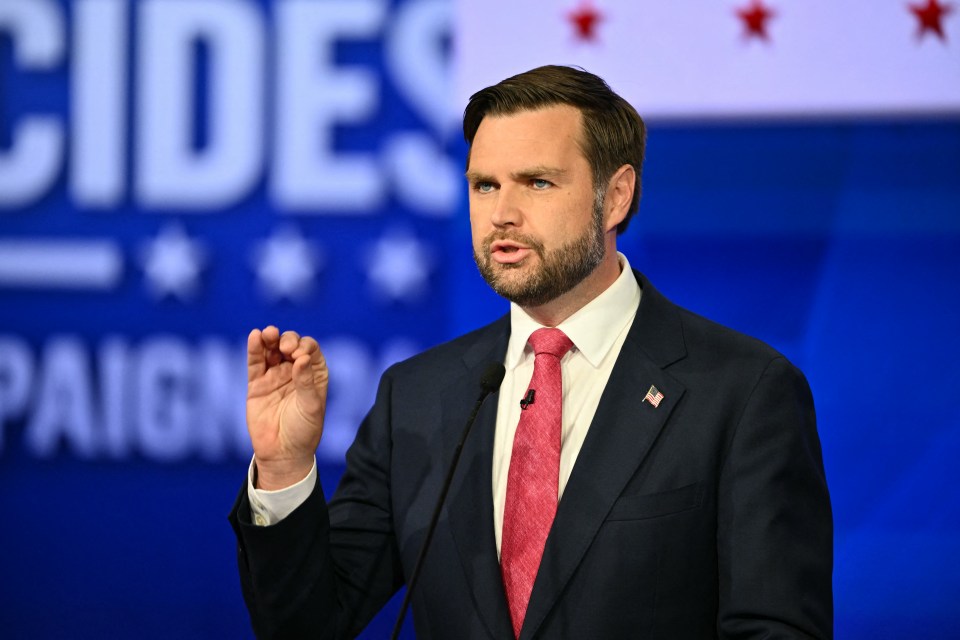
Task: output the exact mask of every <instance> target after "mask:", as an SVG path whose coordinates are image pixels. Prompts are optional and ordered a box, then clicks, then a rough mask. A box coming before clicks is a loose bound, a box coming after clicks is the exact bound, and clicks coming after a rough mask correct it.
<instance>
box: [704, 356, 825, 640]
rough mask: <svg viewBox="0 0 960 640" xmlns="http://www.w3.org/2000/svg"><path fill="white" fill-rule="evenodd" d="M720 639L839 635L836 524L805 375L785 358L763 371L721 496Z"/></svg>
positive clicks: (735, 439)
mask: <svg viewBox="0 0 960 640" xmlns="http://www.w3.org/2000/svg"><path fill="white" fill-rule="evenodd" d="M718 507H719V508H718V529H717V532H718V533H717V551H718V557H719V576H720V585H719V586H720V602H719V605H720V610H719V617H718V629H719V632H720V636H721V637H723V638H831V637H832V636H833V590H832V572H833V520H832V515H831V508H830V497H829V494H828V491H827V483H826V477H825V475H824V470H823V461H822V454H821V450H820V440H819V438H818V436H817V428H816V418H815V415H814V408H813V398H812V396H811V394H810V388H809V386H808V385H807V382H806V379H805V378H804V377H803V374H801V373H800V372H799V371H798V370H797V369H796V368H795V367H793V366H792V365H791V364H790V363H789V362H787V360H786V359H784V358H782V357H780V358H775V359H774V360H772V361H771V362H770V363H769V364H768V365H767V367H766V370H765V371H764V372H763V374H762V375H761V376H760V378H759V380H758V382H757V383H756V387H755V388H754V390H753V392H752V393H751V395H750V397H749V400H748V401H747V403H746V406H745V408H744V411H743V414H742V416H741V418H740V420H739V423H738V425H737V428H736V431H735V433H734V435H733V439H732V441H731V444H730V448H729V451H728V454H727V456H726V458H725V460H724V462H723V467H722V470H721V475H720V484H719V494H718Z"/></svg>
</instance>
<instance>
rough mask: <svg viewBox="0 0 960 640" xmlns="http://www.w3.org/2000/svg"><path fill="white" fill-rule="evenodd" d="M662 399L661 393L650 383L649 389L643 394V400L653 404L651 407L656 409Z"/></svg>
mask: <svg viewBox="0 0 960 640" xmlns="http://www.w3.org/2000/svg"><path fill="white" fill-rule="evenodd" d="M661 400H663V394H662V393H660V390H659V389H657V388H656V387H655V386H653V385H650V389H649V390H648V391H647V395H645V396H643V401H644V402H649V403H650V404H652V405H653V408H654V409H656V408H657V407H659V406H660V401H661Z"/></svg>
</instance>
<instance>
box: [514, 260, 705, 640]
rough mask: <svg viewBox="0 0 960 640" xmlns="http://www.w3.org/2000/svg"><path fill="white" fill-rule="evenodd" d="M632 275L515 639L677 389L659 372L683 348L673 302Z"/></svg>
mask: <svg viewBox="0 0 960 640" xmlns="http://www.w3.org/2000/svg"><path fill="white" fill-rule="evenodd" d="M636 275H637V279H638V281H639V282H640V283H641V286H642V287H643V297H642V299H641V304H640V309H639V310H638V312H637V317H636V318H635V319H634V322H633V325H632V326H631V328H630V331H629V333H628V335H627V339H626V341H625V342H624V345H623V348H622V349H621V351H620V355H619V357H618V358H617V363H616V365H615V366H614V368H613V371H612V373H611V375H610V380H609V381H608V382H607V385H606V388H605V389H604V392H603V395H602V396H601V399H600V404H599V406H598V407H597V412H596V414H595V416H594V419H593V422H592V423H591V425H590V430H589V432H588V433H587V437H586V440H585V441H584V443H583V447H582V448H581V450H580V454H579V455H578V456H577V462H576V464H575V465H574V469H573V472H572V473H571V475H570V480H569V481H568V483H567V486H566V488H565V490H564V493H563V497H562V498H561V500H560V504H559V505H558V507H557V515H556V518H555V520H554V524H553V528H552V529H551V532H550V536H549V537H548V539H547V543H546V547H545V548H544V554H543V559H542V560H541V563H540V570H539V572H538V574H537V579H536V583H535V584H534V587H533V593H532V595H531V599H530V604H529V606H528V608H527V615H526V618H525V620H524V626H523V629H522V631H521V635H520V637H521V639H524V638H532V637H533V636H534V635H535V634H536V632H537V629H538V628H539V627H540V625H541V624H542V623H543V621H544V619H545V618H546V616H547V614H548V613H549V612H550V610H551V609H552V608H553V606H554V605H555V604H556V603H557V601H558V599H559V597H560V594H561V592H562V591H563V589H564V587H565V586H566V584H567V582H568V581H569V580H570V578H571V577H572V576H573V573H574V571H575V570H576V568H577V566H578V565H579V564H580V562H581V560H582V559H583V556H584V554H585V553H586V552H587V549H588V548H589V547H590V545H591V543H592V542H593V539H594V537H595V536H596V535H597V532H598V531H599V529H600V526H601V525H602V524H603V521H604V519H605V518H606V516H607V513H608V512H609V511H610V508H611V507H612V506H613V504H614V502H615V501H616V500H617V498H618V497H619V496H620V494H621V492H622V491H623V488H624V487H625V486H626V484H627V483H628V482H629V481H630V479H631V478H632V477H633V475H634V474H635V473H636V471H637V469H638V467H639V466H640V465H641V463H642V462H643V460H644V458H645V457H646V455H647V453H648V452H649V450H650V448H651V447H652V446H653V443H654V441H655V440H656V438H657V436H658V435H659V433H660V431H661V429H662V428H663V426H664V424H665V422H666V421H667V418H668V417H669V416H670V413H671V412H672V411H673V408H674V407H675V406H676V405H677V403H678V402H679V401H680V398H681V397H682V396H683V393H684V387H683V385H681V384H680V383H679V382H677V381H676V380H674V379H673V378H672V377H670V376H669V375H668V374H667V373H666V372H665V371H664V370H663V368H664V367H665V366H666V365H668V364H670V363H672V362H675V361H676V360H678V359H680V358H682V357H683V356H684V355H685V353H686V352H685V348H684V345H683V337H682V329H681V326H680V321H679V317H678V316H677V310H676V307H674V306H673V305H672V304H671V303H669V302H668V301H667V300H666V299H665V298H663V297H662V296H660V294H659V293H658V292H657V291H656V290H655V289H654V288H653V287H652V285H650V284H649V283H648V282H646V280H645V279H644V278H643V277H642V276H641V275H640V274H639V273H637V274H636ZM650 385H654V386H656V387H657V389H658V390H659V391H660V392H661V393H662V394H663V400H662V401H661V402H660V404H659V406H658V407H654V406H653V405H652V404H651V403H649V402H645V401H644V395H645V394H646V392H647V390H648V389H649V388H650Z"/></svg>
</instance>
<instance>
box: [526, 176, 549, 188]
mask: <svg viewBox="0 0 960 640" xmlns="http://www.w3.org/2000/svg"><path fill="white" fill-rule="evenodd" d="M530 184H531V185H533V188H534V189H546V188H547V187H549V186H551V183H550V181H549V180H544V179H543V178H534V179H533V180H531V181H530Z"/></svg>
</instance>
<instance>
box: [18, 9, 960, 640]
mask: <svg viewBox="0 0 960 640" xmlns="http://www.w3.org/2000/svg"><path fill="white" fill-rule="evenodd" d="M627 4H631V5H632V4H637V5H640V4H644V5H645V4H647V3H616V2H606V3H604V2H601V0H596V2H593V3H589V2H569V3H567V4H566V5H564V4H563V3H557V5H558V6H557V7H555V8H548V9H543V11H544V12H545V13H544V15H545V16H546V18H545V19H549V20H554V22H555V23H556V25H558V26H556V28H557V29H560V28H569V29H571V31H570V32H569V33H567V34H566V35H564V38H566V39H567V40H569V41H570V42H569V43H568V44H569V45H570V46H569V51H568V54H566V55H567V57H564V58H561V59H555V60H553V61H554V62H559V63H580V64H584V66H587V67H588V68H590V69H591V70H597V71H599V72H601V73H604V71H603V69H602V68H596V69H595V68H594V67H593V65H591V64H588V63H589V62H592V61H593V60H595V59H599V58H601V57H603V50H602V49H600V50H598V49H597V47H601V48H602V47H604V46H606V47H608V49H607V50H606V51H607V54H608V55H607V56H606V57H607V58H613V57H616V56H615V54H616V55H620V54H619V53H617V52H618V51H621V50H622V49H623V45H617V46H620V47H621V49H617V48H616V46H614V45H613V44H610V43H609V42H605V41H604V37H607V35H606V34H605V32H604V31H603V28H604V25H611V26H610V27H609V28H610V29H613V28H614V26H616V25H618V24H619V22H618V21H617V10H618V7H620V6H625V5H627ZM686 4H689V3H686ZM716 4H718V5H723V8H722V14H721V15H719V17H718V18H717V20H721V22H722V20H730V21H732V24H733V26H732V27H729V28H730V29H731V30H732V31H731V33H732V37H733V39H734V41H735V42H737V43H739V44H738V45H737V46H739V47H741V48H742V49H743V50H744V51H749V52H750V53H749V55H751V56H759V55H761V54H763V55H773V53H772V52H778V51H779V52H784V51H788V50H789V44H790V41H789V39H788V38H782V39H781V40H778V38H779V36H780V33H779V32H778V31H777V28H778V26H777V25H778V24H787V23H788V18H789V14H790V11H789V8H790V6H791V3H787V2H779V3H778V2H774V1H773V0H770V2H759V1H757V2H752V3H751V2H748V1H747V0H744V1H742V2H734V1H731V2H727V3H716ZM793 4H796V3H793ZM812 4H817V3H812ZM821 4H822V3H821ZM894 4H897V6H898V7H899V9H898V11H902V12H903V14H904V16H905V17H904V18H903V19H904V23H903V40H904V41H905V42H906V43H907V44H906V45H904V46H906V47H908V48H909V47H913V48H914V49H916V51H917V52H924V53H923V55H929V56H932V57H931V58H930V60H934V62H932V63H930V64H931V65H934V66H933V67H931V73H934V75H935V76H936V77H937V78H944V79H945V80H944V81H945V82H949V81H951V80H952V81H957V85H956V86H957V87H960V71H958V69H960V66H957V67H956V68H954V67H952V66H944V65H945V64H946V63H945V62H939V63H937V62H936V60H943V61H946V62H948V63H950V64H952V63H953V62H954V61H956V60H958V59H960V58H958V56H957V52H958V50H960V8H958V10H957V11H955V12H954V13H952V14H951V13H949V12H945V13H943V14H942V15H940V17H939V18H938V20H939V21H938V22H937V23H936V24H937V26H938V27H939V28H938V29H933V27H930V26H924V25H925V24H927V23H925V22H924V21H923V19H921V16H922V15H924V16H928V15H929V14H930V10H929V9H924V8H923V7H926V6H927V5H926V4H924V3H920V2H917V3H916V5H917V7H919V8H920V9H918V11H919V12H918V11H912V10H911V9H910V8H909V7H908V6H907V5H903V4H902V3H894ZM928 4H929V3H928ZM932 4H933V5H936V6H939V4H938V3H936V2H933V3H932ZM940 4H944V5H946V4H947V3H940ZM561 5H562V6H561ZM780 5H783V6H782V7H781V6H780ZM685 6H686V5H685ZM758 6H759V7H760V8H761V9H762V8H764V7H768V8H770V9H771V14H772V15H773V17H772V18H769V17H768V18H769V19H770V20H771V22H770V23H769V30H768V31H765V32H763V34H761V33H759V32H758V31H757V29H756V24H757V22H756V21H757V18H756V11H755V10H753V9H751V7H758ZM818 6H819V5H818ZM910 6H912V5H910ZM921 9H922V11H921ZM631 10H632V9H631ZM773 10H776V11H773ZM751 11H753V13H751ZM923 11H926V13H923ZM550 12H552V13H550ZM584 12H586V13H584ZM591 12H593V13H592V15H593V18H590V17H589V16H590V15H591ZM761 13H762V11H761ZM460 15H461V16H462V15H463V14H462V13H461V14H460ZM584 15H586V16H587V17H586V18H584ZM750 15H753V16H754V17H753V18H749V19H748V17H749V16H750ZM454 16H455V12H454V7H453V6H452V5H451V4H448V3H447V2H445V1H439V0H408V1H405V2H399V1H398V2H388V1H385V0H384V1H381V0H339V1H336V0H327V1H324V0H316V1H313V0H286V1H282V0H277V1H276V2H267V1H263V2H259V1H253V0H74V1H72V2H68V1H65V0H0V486H2V490H0V514H2V516H3V527H2V530H3V533H2V534H0V539H2V541H3V545H2V548H3V552H2V555H0V558H2V559H0V575H2V576H3V579H2V580H0V629H2V630H3V631H2V632H0V635H3V637H5V638H7V637H9V638H31V639H32V638H105V637H130V638H134V637H135V638H158V639H159V638H181V639H187V638H243V637H251V632H250V631H249V624H248V620H247V615H246V612H245V610H244V607H243V603H242V599H241V596H240V589H239V585H238V580H237V577H236V572H235V549H234V540H233V535H232V532H231V531H230V528H229V526H228V523H227V520H226V514H227V512H228V510H229V507H230V505H231V503H232V501H233V499H234V497H235V495H236V493H237V491H238V490H239V489H240V487H241V485H242V483H243V481H244V478H245V473H246V468H247V465H248V463H249V459H250V454H251V451H250V447H249V443H248V441H247V438H246V433H245V426H244V416H243V409H244V403H243V397H244V391H245V375H246V373H245V365H244V352H243V345H244V340H245V336H246V334H247V332H248V331H249V330H250V329H251V328H252V327H260V326H264V325H266V324H268V323H273V324H277V325H278V326H280V327H281V329H288V328H289V329H296V330H299V331H301V332H304V333H309V334H311V335H314V336H316V337H317V338H318V339H319V341H320V343H321V346H322V347H323V349H324V351H325V352H326V354H327V356H328V360H329V363H330V367H331V369H332V374H331V392H330V394H331V395H330V403H329V410H328V416H327V426H326V429H325V434H324V439H323V442H322V443H321V447H320V451H319V454H318V455H319V461H320V465H321V472H322V477H323V482H324V486H325V488H326V490H327V491H328V493H329V492H330V491H332V490H333V488H334V486H335V484H336V481H337V478H338V476H339V475H340V473H341V472H342V461H343V453H344V451H345V449H346V447H347V446H348V445H349V443H350V441H351V440H352V437H353V435H354V432H355V429H356V426H357V425H358V424H359V422H360V420H361V419H362V417H363V415H364V413H365V412H366V410H367V408H368V407H369V404H370V403H371V401H372V397H373V393H374V390H375V387H376V384H377V380H378V377H379V374H380V373H381V372H382V371H383V370H384V368H385V367H386V366H388V365H389V364H391V363H393V362H395V361H397V360H399V359H402V358H405V357H407V356H408V355H410V354H413V353H415V352H417V351H419V350H421V349H423V348H426V347H428V346H430V345H433V344H436V343H438V342H441V341H443V340H446V339H449V338H452V337H454V336H456V335H458V334H460V333H462V332H464V331H466V330H469V329H472V328H474V327H476V326H479V325H480V324H482V323H484V322H486V321H488V320H490V319H493V318H495V317H497V316H498V315H500V314H502V313H504V312H505V311H506V309H507V306H506V304H505V303H504V302H503V301H501V300H499V299H498V298H496V296H494V295H493V294H492V293H490V292H489V291H488V290H487V288H486V286H485V285H484V284H483V282H482V281H481V280H480V278H479V276H478V275H477V274H476V269H475V267H474V266H473V262H472V259H471V256H470V239H469V225H468V221H467V213H466V205H465V188H464V184H463V179H462V171H463V156H464V152H465V147H464V145H463V143H462V141H461V140H460V138H459V131H458V112H459V110H460V109H462V106H463V104H462V97H463V96H462V95H459V96H458V97H456V98H455V97H454V96H457V95H458V92H460V93H462V91H461V90H460V89H456V88H455V86H454V85H455V84H456V85H457V86H459V87H469V88H470V89H471V90H473V89H478V88H480V87H481V86H482V85H483V84H486V83H487V79H484V80H483V81H481V80H475V82H476V84H472V85H471V78H472V76H471V73H470V72H469V69H471V68H474V67H471V66H470V65H474V66H476V64H477V63H478V61H480V63H482V61H483V58H484V55H485V52H486V51H487V49H484V47H488V48H490V50H494V49H496V50H498V51H499V48H500V46H499V45H500V44H501V42H500V41H499V40H498V33H497V32H496V31H493V32H491V33H490V34H489V37H488V39H487V40H486V41H484V39H483V38H478V37H477V35H476V34H475V33H472V34H462V35H461V34H460V32H459V31H457V30H455V29H454V28H453V26H452V25H454V24H457V25H458V26H457V29H460V28H461V27H462V25H461V23H460V22H458V21H457V20H456V19H455V17H454ZM503 16H504V17H503V19H504V20H509V15H508V14H503ZM745 16H747V17H745ZM751 20H752V22H751ZM778 20H779V21H781V22H778ZM891 20H892V18H891ZM928 22H929V20H928ZM718 24H720V22H718ZM760 24H761V26H762V25H763V24H764V23H763V20H761V21H760ZM884 24H886V23H884ZM891 24H895V25H896V24H899V23H891ZM751 25H753V26H751ZM741 27H742V28H744V29H746V31H745V32H744V33H740V32H739V29H741ZM898 28H899V27H898ZM724 29H727V27H724ZM784 29H786V27H784ZM760 31H763V29H762V28H761V29H760ZM571 34H572V35H571ZM499 37H500V38H504V37H506V36H504V34H499ZM609 37H610V38H612V37H613V36H612V35H610V36H609ZM458 43H461V47H467V46H469V47H470V48H469V49H464V48H461V49H460V50H458V49H457V47H458ZM514 44H515V43H514ZM551 46H553V45H551ZM778 46H779V47H780V48H779V49H778V48H777V47H778ZM591 47H592V48H591ZM551 51H552V50H551ZM598 51H599V52H598ZM764 52H766V53H765V54H764ZM931 52H932V53H931ZM621 53H622V51H621ZM491 55H492V54H491ZM498 55H499V54H498ZM558 55H559V54H558ZM783 55H784V57H787V55H786V53H784V54H783ZM911 55H913V54H911ZM917 55H921V54H920V53H918V54H917ZM937 56H939V58H937ZM454 61H456V62H454ZM511 62H512V63H513V64H515V65H518V68H517V70H520V69H522V68H524V67H529V66H533V65H534V64H539V63H540V62H542V61H541V60H538V59H536V58H535V57H533V56H531V57H530V58H529V59H523V58H515V59H513V60H511ZM528 62H529V64H528ZM621 62H624V61H623V60H621ZM625 62H626V63H627V64H628V65H629V63H630V61H629V60H626V61H625ZM936 64H940V66H939V67H937V66H935V65H936ZM601 66H602V65H601ZM737 68H739V67H737ZM455 69H460V70H461V73H460V76H459V78H460V79H459V80H458V81H457V82H456V83H455V82H454V81H453V78H454V73H455ZM464 69H466V70H467V71H463V70H464ZM944 69H946V71H944ZM638 73H639V71H638ZM643 73H646V71H644V72H643ZM936 74H939V75H936ZM644 77H646V76H644ZM925 77H926V76H925ZM614 78H616V81H614ZM495 79H497V78H493V80H495ZM611 81H612V82H613V85H614V89H617V90H619V91H622V92H623V93H624V94H626V95H630V96H637V95H641V94H643V92H644V90H645V89H646V87H645V86H643V85H641V84H639V83H634V84H636V86H634V84H631V81H630V78H629V74H626V75H624V74H622V73H621V74H620V75H617V74H616V73H613V74H612V76H611ZM804 81H805V80H804V79H803V78H797V79H795V82H800V83H802V82H804ZM644 82H650V81H648V80H644ZM809 82H811V83H813V80H809ZM867 84H869V83H867ZM928 84H933V83H928ZM714 89H715V90H716V91H720V92H721V93H722V91H723V87H722V86H721V87H719V88H717V87H714ZM924 91H927V89H924ZM930 91H932V90H930ZM930 91H927V94H930ZM951 91H952V89H951ZM730 92H731V93H736V91H735V90H734V88H731V89H730ZM688 93H689V92H688ZM920 93H922V92H920V90H919V89H918V94H917V95H920ZM947 93H949V91H948V92H947ZM927 94H924V95H927ZM935 94H936V92H935V91H934V92H933V93H932V94H930V95H933V98H929V96H927V98H924V100H927V102H923V101H920V102H921V103H922V104H920V103H918V105H915V106H916V107H917V108H916V109H913V110H911V109H910V108H906V109H905V110H904V111H903V112H896V111H895V110H893V111H892V110H891V109H890V108H889V105H887V107H884V108H882V109H878V110H877V111H874V112H873V113H872V114H870V117H869V118H865V117H860V116H858V115H857V113H861V112H858V111H857V109H858V108H860V107H858V104H859V103H857V104H854V105H853V106H852V107H851V106H850V105H843V104H831V105H826V106H825V107H823V108H822V109H821V111H823V112H826V115H825V116H824V115H823V113H821V116H822V117H820V118H819V119H811V118H804V117H801V118H799V119H798V118H797V116H798V115H800V116H802V115H803V112H804V110H805V109H807V108H808V106H805V103H802V102H801V103H799V106H795V107H793V108H790V107H789V106H787V107H784V106H783V105H780V104H779V103H777V104H773V106H770V105H766V106H763V107H762V108H759V110H752V108H751V107H750V106H749V105H747V106H744V105H742V104H733V105H732V106H731V104H729V103H727V102H724V103H723V107H722V108H718V107H717V105H718V104H720V102H722V100H720V99H719V98H711V97H709V96H707V97H706V98H704V99H703V100H704V101H703V108H702V109H701V110H700V111H697V109H692V110H691V106H690V104H691V103H690V102H689V101H695V100H696V98H697V96H696V92H695V91H694V92H693V93H692V94H691V95H692V97H691V95H686V96H685V97H684V98H683V99H684V100H688V102H685V103H683V104H682V105H680V106H679V107H678V109H679V110H678V111H676V112H675V113H674V112H670V110H669V108H668V107H665V106H664V104H665V103H664V102H663V101H662V100H661V101H660V102H657V101H653V102H651V109H652V111H653V117H651V119H650V139H649V148H648V160H647V164H646V167H645V174H644V194H645V195H644V199H643V202H642V204H641V210H640V213H639V215H638V217H637V219H636V220H635V221H634V222H633V224H632V225H631V228H630V230H629V231H628V232H627V234H626V235H625V236H624V237H623V238H622V250H623V251H624V252H625V253H627V255H628V256H629V257H630V260H631V262H632V264H634V265H635V266H636V267H637V268H639V269H641V270H643V271H645V272H646V274H647V275H648V276H649V277H650V278H651V279H652V280H653V281H654V282H655V283H656V284H657V286H658V288H659V289H660V290H661V291H663V292H664V293H666V295H668V296H669V297H671V298H672V299H673V300H674V301H676V302H678V303H680V304H682V305H684V306H687V307H689V308H691V309H693V310H696V311H698V312H700V313H702V314H704V315H707V316H709V317H711V318H714V319H716V320H718V321H720V322H722V323H725V324H728V325H730V326H732V327H734V328H736V329H739V330H742V331H745V332H747V333H751V334H753V335H755V336H757V337H759V338H761V339H764V340H766V341H768V342H770V343H771V344H773V345H774V346H775V347H777V348H778V349H780V350H781V351H783V352H784V353H785V354H786V355H787V356H788V357H789V358H791V359H792V360H793V361H794V362H795V363H796V364H798V365H799V366H800V367H801V368H802V369H803V370H804V371H805V372H806V373H807V375H808V377H809V380H810V383H811V385H812V387H813V391H814V395H815V398H816V402H817V409H818V415H819V425H820V434H821V438H822V440H823V445H824V457H825V462H826V466H827V473H828V479H829V483H830V487H831V491H832V496H833V504H834V510H835V520H836V571H835V580H834V582H835V590H836V606H837V615H836V628H837V634H838V637H843V638H870V639H875V638H908V637H909V638H915V637H923V638H949V637H956V635H955V634H956V630H957V629H960V613H958V610H957V607H956V603H957V602H958V601H960V574H958V572H957V571H956V569H957V567H960V499H958V497H957V491H956V486H957V484H958V480H960V473H958V471H957V467H958V465H957V462H956V461H957V459H958V457H960V409H958V404H957V398H958V395H960V366H958V365H957V363H958V362H960V330H958V327H960V301H958V298H957V293H958V291H960V288H958V283H960V116H958V114H960V109H957V108H956V105H954V106H952V107H951V106H950V104H952V103H950V100H952V99H953V98H951V97H950V96H949V95H947V98H945V100H946V102H945V103H936V99H937V95H939V94H936V95H935ZM711 95H713V94H711ZM898 95H900V94H898ZM902 95H904V96H906V97H907V98H909V96H910V89H909V87H907V88H905V89H904V91H903V92H902ZM944 95H946V94H944ZM951 95H952V94H951ZM894 97H896V96H894ZM711 100H719V101H720V102H717V101H711ZM931 101H932V102H931ZM639 102H640V101H639V100H638V103H639ZM733 102H736V101H733ZM854 102H856V101H854ZM893 102H894V103H896V104H900V103H897V102H896V100H893ZM906 102H909V100H907V101H906ZM790 104H794V105H797V104H798V103H796V102H794V103H790ZM931 104H933V105H934V106H933V107H931ZM944 104H946V106H944ZM638 106H640V109H641V112H643V110H644V109H643V104H638ZM668 106H669V105H668ZM821 106H823V105H821ZM908 106H909V105H908ZM809 108H810V109H813V110H816V106H815V105H814V106H810V107H809ZM869 111H870V110H869V109H866V110H862V113H866V112H869ZM718 112H722V113H719V115H718ZM671 113H673V114H674V116H676V117H671ZM691 114H692V115H691ZM698 114H699V117H698ZM751 114H752V115H751ZM778 114H779V115H778ZM691 117H692V118H693V119H691ZM730 117H732V118H734V119H728V118H730ZM430 393H431V391H430V390H429V389H425V390H424V401H425V402H429V401H431V397H430ZM389 617H390V614H389V613H388V614H387V615H386V616H383V617H382V618H381V619H379V620H378V621H377V622H376V623H375V625H374V627H373V628H372V629H371V630H369V631H368V632H367V634H366V636H367V637H371V638H377V637H384V636H385V635H386V633H387V630H388V629H389V627H390V625H391V624H392V621H391V620H389ZM408 633H409V630H408ZM409 637H412V633H409Z"/></svg>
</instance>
